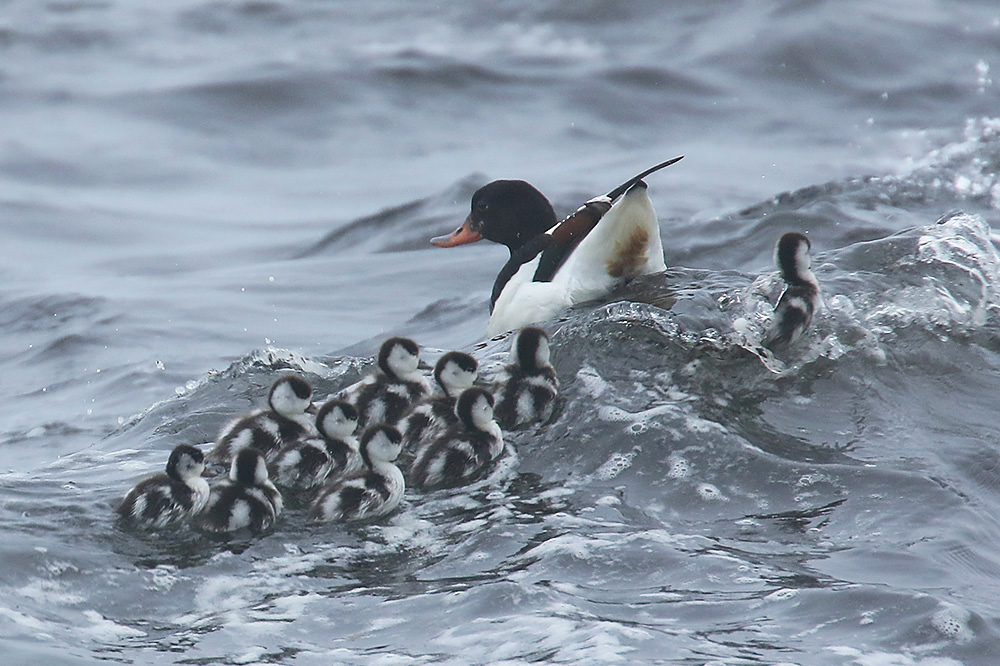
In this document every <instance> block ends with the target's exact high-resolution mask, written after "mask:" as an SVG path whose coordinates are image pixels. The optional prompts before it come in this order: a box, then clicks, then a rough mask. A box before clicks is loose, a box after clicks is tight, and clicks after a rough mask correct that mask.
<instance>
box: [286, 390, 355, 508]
mask: <svg viewBox="0 0 1000 666" xmlns="http://www.w3.org/2000/svg"><path fill="white" fill-rule="evenodd" d="M357 428H358V410H356V409H355V408H354V405H352V404H350V403H349V402H344V401H343V400H328V401H326V402H325V403H324V404H323V406H322V407H320V408H319V411H318V412H317V413H316V430H318V431H319V435H320V436H319V437H313V438H309V439H304V440H299V441H297V442H293V443H291V444H287V445H285V446H284V447H283V448H282V449H281V450H280V451H279V452H278V454H277V456H275V458H274V460H273V461H272V462H271V464H270V465H269V466H268V470H269V471H270V475H271V479H272V480H273V481H274V483H275V484H276V485H278V486H281V487H282V488H303V489H305V488H315V487H316V486H319V485H320V484H322V483H323V482H324V481H326V480H327V478H329V477H330V476H333V477H335V478H336V477H340V476H344V475H350V474H353V473H355V472H356V471H358V470H359V469H361V464H362V463H361V454H360V452H359V451H358V440H357V438H355V437H354V431H355V430H357Z"/></svg>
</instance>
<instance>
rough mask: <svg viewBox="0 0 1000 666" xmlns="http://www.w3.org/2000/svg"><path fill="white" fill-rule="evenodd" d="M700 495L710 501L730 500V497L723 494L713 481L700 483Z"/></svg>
mask: <svg viewBox="0 0 1000 666" xmlns="http://www.w3.org/2000/svg"><path fill="white" fill-rule="evenodd" d="M698 497H700V498H702V499H703V500H706V501H709V502H728V501H729V498H728V497H726V496H725V495H723V494H722V491H720V490H719V489H718V488H717V487H715V486H713V485H712V484H711V483H700V484H698Z"/></svg>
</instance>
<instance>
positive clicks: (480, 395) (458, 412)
mask: <svg viewBox="0 0 1000 666" xmlns="http://www.w3.org/2000/svg"><path fill="white" fill-rule="evenodd" d="M455 416H457V417H458V420H459V421H461V422H462V425H464V426H465V427H466V428H468V429H470V430H480V431H481V430H485V429H486V428H487V426H488V425H489V423H490V421H492V420H493V395H492V394H491V393H490V392H489V391H486V390H484V389H481V388H477V387H473V388H470V389H465V390H464V391H462V395H460V396H458V401H457V402H456V403H455Z"/></svg>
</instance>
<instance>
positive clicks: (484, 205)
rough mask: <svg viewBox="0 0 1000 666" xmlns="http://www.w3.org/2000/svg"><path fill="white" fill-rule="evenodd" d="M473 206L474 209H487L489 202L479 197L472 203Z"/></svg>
mask: <svg viewBox="0 0 1000 666" xmlns="http://www.w3.org/2000/svg"><path fill="white" fill-rule="evenodd" d="M473 208H475V209H476V210H489V208H490V202H489V201H483V200H482V199H480V200H479V201H476V202H475V203H474V204H473Z"/></svg>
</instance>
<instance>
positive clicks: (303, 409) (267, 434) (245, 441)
mask: <svg viewBox="0 0 1000 666" xmlns="http://www.w3.org/2000/svg"><path fill="white" fill-rule="evenodd" d="M312 395H313V390H312V386H310V384H309V382H308V381H306V380H305V378H303V377H302V376H301V375H297V374H290V375H284V376H282V377H279V378H278V379H277V381H275V382H274V384H273V385H272V386H271V391H270V393H269V394H268V397H267V404H268V407H267V409H259V410H257V411H254V412H250V413H249V414H246V415H244V416H242V417H240V418H238V419H236V420H235V421H233V422H231V423H230V424H228V425H227V426H226V427H224V428H223V429H222V432H220V433H219V437H218V439H217V440H216V443H215V448H213V449H212V452H211V453H210V454H209V460H210V461H212V462H215V463H221V464H228V463H229V461H230V460H232V459H233V456H235V455H236V453H238V452H239V451H241V450H242V449H245V448H247V447H250V448H253V449H255V450H256V451H258V452H259V453H261V454H263V455H264V456H265V458H271V457H273V456H274V455H275V454H276V453H277V452H278V451H279V450H280V449H281V447H282V446H283V445H285V444H288V443H291V442H294V441H295V440H297V439H300V438H302V437H305V436H310V435H313V434H315V430H314V428H313V423H312V418H311V416H307V414H311V413H314V412H315V408H314V407H313V406H312Z"/></svg>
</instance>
